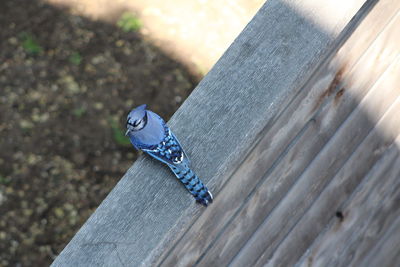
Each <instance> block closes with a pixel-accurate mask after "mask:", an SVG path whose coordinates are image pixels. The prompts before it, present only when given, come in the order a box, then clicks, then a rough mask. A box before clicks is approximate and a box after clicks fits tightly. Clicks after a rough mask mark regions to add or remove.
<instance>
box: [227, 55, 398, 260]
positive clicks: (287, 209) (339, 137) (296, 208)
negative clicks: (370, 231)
mask: <svg viewBox="0 0 400 267" xmlns="http://www.w3.org/2000/svg"><path fill="white" fill-rule="evenodd" d="M395 63H396V64H393V65H392V67H391V68H390V69H389V70H388V71H386V72H385V73H384V75H383V76H382V77H381V78H380V79H379V81H378V83H376V84H375V85H374V87H373V89H372V90H370V91H369V93H368V94H367V95H366V97H365V98H364V99H363V100H362V101H361V103H360V104H359V105H358V106H357V108H356V109H355V110H354V111H353V112H352V113H351V115H350V116H349V118H348V119H347V120H346V121H345V122H344V124H343V125H342V126H341V127H340V128H339V129H338V131H337V132H336V133H335V135H334V136H333V137H332V139H331V140H330V141H329V142H328V144H327V145H326V146H325V147H324V148H323V149H322V150H320V152H319V153H318V155H317V156H316V157H315V158H313V159H312V162H311V164H310V165H309V166H308V167H307V169H305V171H304V172H303V173H301V176H300V177H295V178H296V183H295V184H294V186H293V187H292V188H291V189H290V191H289V192H287V193H286V195H285V197H284V198H283V199H282V201H281V202H280V203H279V204H278V205H277V206H273V207H271V206H268V205H270V204H271V203H274V202H275V203H276V200H274V199H273V198H275V197H276V195H277V194H279V190H276V188H279V186H281V185H282V184H284V183H285V179H286V180H288V178H291V177H289V176H286V173H285V172H287V169H290V165H289V164H288V165H286V166H282V168H283V172H282V170H281V168H279V169H278V170H280V171H278V172H277V173H276V175H275V173H274V172H273V174H272V175H271V176H270V177H269V179H267V180H266V182H265V183H263V184H262V185H260V187H259V188H258V191H257V194H259V195H267V196H268V197H269V198H270V199H269V202H268V203H267V205H266V207H267V212H265V210H261V209H258V210H257V211H258V212H265V213H264V214H268V216H267V218H266V219H265V220H264V221H263V223H262V224H261V225H260V226H259V227H258V229H257V231H256V232H254V234H253V236H252V238H251V239H250V240H249V241H248V242H247V243H246V245H245V246H244V247H243V248H242V249H241V251H240V253H239V254H238V255H237V256H236V257H235V260H234V261H233V262H232V263H231V264H232V266H245V265H246V264H250V265H253V263H254V262H255V261H256V260H257V259H258V258H259V257H260V256H263V257H265V258H267V259H268V258H269V257H270V255H271V254H272V252H273V251H274V250H275V249H276V247H277V246H278V245H279V243H280V242H281V241H282V239H283V238H284V237H285V236H286V235H287V234H288V232H289V231H290V230H291V229H292V227H293V226H294V225H295V224H296V222H297V221H298V220H299V219H300V218H301V216H302V215H303V214H304V212H305V211H306V210H307V209H308V208H309V206H310V205H311V204H312V203H313V202H314V200H315V198H316V197H318V195H319V194H320V192H321V191H322V189H323V188H324V187H325V185H326V184H327V183H328V182H329V181H330V180H331V178H332V177H333V176H334V175H335V174H336V171H337V170H338V169H340V167H341V166H342V165H343V164H344V163H345V162H346V160H347V158H348V157H349V155H351V154H352V153H353V151H354V150H355V148H356V147H357V146H358V145H359V144H360V143H361V141H362V140H363V139H364V138H365V137H366V135H367V134H368V133H369V131H370V130H371V129H373V128H374V126H375V124H376V123H377V121H378V120H379V119H380V118H381V117H382V116H383V114H384V113H385V112H386V110H387V109H388V108H389V107H390V106H391V105H392V104H393V102H394V101H395V100H396V98H397V97H398V96H399V94H400V90H394V89H393V88H396V87H395V85H396V84H398V83H399V82H400V75H399V73H400V57H399V58H398V60H397V61H396V62H395ZM383 92H385V93H383ZM385 94H387V95H385ZM369 109H371V110H374V113H373V114H366V110H369ZM391 110H393V109H391ZM394 110H395V111H394V112H393V113H391V114H390V116H385V117H389V118H391V117H392V116H395V117H396V118H397V117H398V114H397V112H398V109H394ZM323 119H324V118H323ZM399 120H400V117H399ZM316 121H317V123H316V124H319V125H323V124H324V123H323V121H320V120H319V119H318V118H317V119H316ZM395 122H397V121H395ZM399 125H400V123H399ZM315 128H316V131H315V132H314V133H310V135H309V134H307V135H304V139H303V138H301V139H303V140H302V142H300V143H299V144H300V145H304V144H306V145H307V147H308V145H309V144H307V142H306V140H309V139H313V135H311V134H314V136H315V137H316V136H317V132H318V126H315ZM314 140H315V139H314ZM296 161H297V162H306V164H307V165H308V162H309V161H307V160H306V159H305V158H296ZM292 165H293V164H292ZM296 174H297V173H296ZM292 179H293V178H292ZM277 192H278V193H277ZM257 202H258V198H254V200H253V199H251V200H250V201H249V203H250V205H249V207H250V208H252V207H253V205H255V204H257ZM268 208H269V209H268ZM272 208H273V210H272ZM271 210H272V211H271Z"/></svg>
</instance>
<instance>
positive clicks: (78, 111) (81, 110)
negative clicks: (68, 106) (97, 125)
mask: <svg viewBox="0 0 400 267" xmlns="http://www.w3.org/2000/svg"><path fill="white" fill-rule="evenodd" d="M85 113H86V108H84V107H79V108H76V109H74V110H73V111H72V114H74V116H76V117H78V118H80V117H82V116H83V114H85Z"/></svg>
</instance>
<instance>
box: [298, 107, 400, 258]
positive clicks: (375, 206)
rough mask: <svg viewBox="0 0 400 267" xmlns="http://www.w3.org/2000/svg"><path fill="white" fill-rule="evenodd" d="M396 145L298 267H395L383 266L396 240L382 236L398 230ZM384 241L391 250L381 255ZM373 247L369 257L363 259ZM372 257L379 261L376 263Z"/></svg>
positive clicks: (399, 161) (399, 194)
mask: <svg viewBox="0 0 400 267" xmlns="http://www.w3.org/2000/svg"><path fill="white" fill-rule="evenodd" d="M398 111H399V110H398ZM399 141H400V138H397V140H396V142H395V143H393V144H392V145H391V146H390V147H389V148H388V149H387V150H386V151H385V153H384V155H383V157H382V158H381V159H380V160H379V161H378V162H377V163H376V164H375V166H374V167H373V168H372V170H371V172H370V173H369V174H368V175H367V177H366V178H365V179H364V180H363V182H362V183H361V185H360V186H359V187H358V188H357V190H356V192H355V194H354V195H353V196H352V197H351V198H350V199H349V201H347V202H346V203H345V204H344V205H343V206H342V208H341V211H342V213H343V214H344V217H343V219H342V220H340V219H338V218H332V220H331V223H330V224H329V227H328V229H327V230H326V231H324V232H323V233H322V234H321V236H320V237H319V238H318V239H317V241H316V242H315V243H314V244H313V246H312V247H311V249H310V250H309V251H308V252H307V253H306V256H305V257H303V258H302V261H301V263H300V264H299V266H310V265H312V266H396V265H390V264H389V265H388V264H387V263H388V262H390V261H391V260H392V259H393V258H396V257H398V254H399V253H398V252H399V241H400V239H397V240H395V242H393V241H394V240H390V238H389V237H387V235H386V236H385V233H386V232H388V233H391V234H393V233H394V232H396V236H398V234H399V230H400V229H399V228H396V226H398V222H397V223H396V221H398V218H399V215H400V212H399V205H398V200H399V197H400V190H399V189H400V179H399V177H400V168H399V166H400V157H399V155H400V153H399ZM394 221H395V223H394V224H393V223H392V222H394ZM396 229H397V231H396ZM379 241H381V242H379ZM388 241H389V242H390V243H391V244H393V243H394V244H395V246H394V247H391V248H389V249H388V250H387V251H382V249H384V248H385V246H382V245H383V244H382V243H386V242H388ZM373 247H375V249H374V250H372V251H371V252H370V253H372V254H370V256H371V257H367V258H366V257H365V255H366V254H367V252H369V251H370V249H371V248H373ZM379 250H381V252H379ZM378 252H379V253H378ZM372 255H373V256H372ZM374 257H376V258H377V259H380V260H382V261H376V260H375V259H373V258H374ZM384 258H387V261H386V260H383V259H384ZM366 260H372V262H375V264H372V262H366ZM362 262H364V264H363V265H362ZM385 262H386V264H385Z"/></svg>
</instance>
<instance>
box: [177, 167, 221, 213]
mask: <svg viewBox="0 0 400 267" xmlns="http://www.w3.org/2000/svg"><path fill="white" fill-rule="evenodd" d="M171 169H172V171H173V172H174V173H175V175H176V177H177V178H178V179H179V180H180V181H181V182H182V183H183V185H184V186H185V187H186V189H187V190H188V191H189V192H190V193H191V194H192V195H193V196H194V198H195V199H196V201H197V202H199V203H201V204H203V205H204V206H207V205H208V204H209V203H212V202H213V197H212V195H211V192H210V191H209V190H208V189H207V187H206V186H205V185H204V184H203V183H202V182H201V180H200V179H199V177H197V175H196V174H195V173H194V172H193V171H192V170H191V169H190V168H188V167H186V168H182V169H179V168H177V167H175V166H171Z"/></svg>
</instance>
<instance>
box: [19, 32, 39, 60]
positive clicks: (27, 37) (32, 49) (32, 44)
mask: <svg viewBox="0 0 400 267" xmlns="http://www.w3.org/2000/svg"><path fill="white" fill-rule="evenodd" d="M19 37H20V40H21V42H22V44H21V45H22V48H23V49H24V50H25V51H26V52H27V53H28V54H31V55H37V54H39V53H41V52H42V51H43V48H42V47H41V46H40V45H39V43H38V42H37V41H36V39H35V37H34V36H33V35H31V34H29V33H26V32H23V33H21V34H20V36H19Z"/></svg>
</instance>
